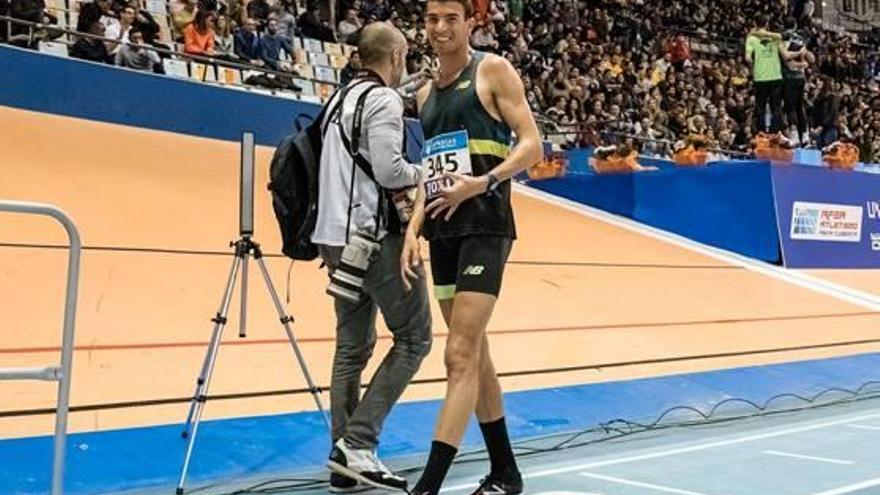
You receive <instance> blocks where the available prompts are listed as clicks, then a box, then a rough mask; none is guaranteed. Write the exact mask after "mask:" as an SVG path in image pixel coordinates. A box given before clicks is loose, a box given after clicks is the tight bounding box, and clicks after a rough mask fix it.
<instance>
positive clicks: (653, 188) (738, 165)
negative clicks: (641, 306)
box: [529, 150, 780, 263]
mask: <svg viewBox="0 0 880 495" xmlns="http://www.w3.org/2000/svg"><path fill="white" fill-rule="evenodd" d="M577 153H578V154H579V155H580V156H578V159H580V157H582V156H583V154H584V153H583V151H582V150H578V151H577ZM639 161H640V163H642V164H643V165H655V166H659V167H660V169H659V170H657V171H651V172H639V173H636V174H609V175H595V174H581V175H571V176H568V177H566V178H564V179H551V180H546V181H533V182H530V183H529V185H530V186H532V187H536V188H538V189H541V190H544V191H547V192H550V193H553V194H556V195H559V196H562V197H565V198H568V199H571V200H574V201H577V202H580V203H583V204H586V205H589V206H593V207H596V208H599V209H602V210H605V211H609V212H611V213H615V214H618V215H622V216H625V217H628V218H632V219H634V220H638V221H640V222H642V223H645V224H648V225H651V226H654V227H657V228H660V229H663V230H668V231H670V232H674V233H676V234H680V235H682V236H685V237H688V238H690V239H694V240H696V241H699V242H703V243H705V244H709V245H712V246H716V247H719V248H722V249H727V250H730V251H734V252H737V253H740V254H743V255H746V256H750V257H753V258H757V259H760V260H764V261H768V262H771V263H776V262H779V261H780V254H779V239H778V235H777V227H776V216H775V213H774V208H773V205H774V202H773V189H772V182H771V180H770V166H769V164H768V163H767V162H761V161H745V162H719V163H715V164H712V165H710V166H708V167H699V168H678V167H675V166H674V165H672V164H671V163H670V162H668V161H660V160H650V159H649V160H641V159H640V160H639Z"/></svg>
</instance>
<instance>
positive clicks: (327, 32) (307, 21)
mask: <svg viewBox="0 0 880 495" xmlns="http://www.w3.org/2000/svg"><path fill="white" fill-rule="evenodd" d="M297 25H298V26H299V30H300V33H301V34H302V35H303V37H305V38H314V39H316V40H321V41H329V42H334V41H336V36H335V35H334V34H333V30H332V29H331V28H330V26H329V25H328V24H327V22H326V21H325V20H324V19H323V18H322V17H321V11H320V10H319V9H311V10H306V11H305V12H304V13H303V14H302V15H301V16H299V21H297Z"/></svg>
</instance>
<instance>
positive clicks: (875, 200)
mask: <svg viewBox="0 0 880 495" xmlns="http://www.w3.org/2000/svg"><path fill="white" fill-rule="evenodd" d="M773 188H774V193H775V197H776V216H777V224H778V225H779V238H780V240H781V242H782V254H783V260H784V262H785V266H788V267H792V268H880V176H877V175H873V174H863V173H858V172H847V171H836V170H828V169H824V168H815V167H807V166H798V165H792V166H789V167H773Z"/></svg>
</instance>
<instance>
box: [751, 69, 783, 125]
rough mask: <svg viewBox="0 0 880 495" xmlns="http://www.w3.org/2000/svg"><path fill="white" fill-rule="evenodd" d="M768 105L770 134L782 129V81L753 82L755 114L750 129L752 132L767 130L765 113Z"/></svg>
mask: <svg viewBox="0 0 880 495" xmlns="http://www.w3.org/2000/svg"><path fill="white" fill-rule="evenodd" d="M768 104H769V105H770V129H769V130H770V132H779V130H780V129H781V128H782V81H781V80H779V81H762V82H755V112H754V116H753V120H754V122H753V125H752V128H753V130H754V132H762V131H766V130H767V125H766V117H765V116H766V113H767V105H768Z"/></svg>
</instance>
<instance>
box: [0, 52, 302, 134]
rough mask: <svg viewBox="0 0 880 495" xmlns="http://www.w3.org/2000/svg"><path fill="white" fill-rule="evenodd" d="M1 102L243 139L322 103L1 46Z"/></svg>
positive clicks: (288, 123)
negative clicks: (248, 132) (245, 133)
mask: <svg viewBox="0 0 880 495" xmlns="http://www.w3.org/2000/svg"><path fill="white" fill-rule="evenodd" d="M0 105H6V106H10V107H16V108H23V109H27V110H35V111H38V112H46V113H53V114H59V115H67V116H70V117H79V118H84V119H91V120H99V121H103V122H112V123H116V124H124V125H131V126H136V127H145V128H148V129H156V130H163V131H171V132H178V133H183V134H190V135H193V136H201V137H208V138H215V139H225V140H234V141H237V140H239V139H240V137H241V133H242V132H243V131H252V132H254V134H255V137H256V140H257V143H259V144H263V145H275V144H277V143H278V141H280V140H281V139H282V138H283V137H284V136H285V135H287V134H289V133H290V132H291V131H292V129H293V122H294V119H295V118H296V117H297V116H299V115H301V114H303V115H306V116H308V117H310V118H314V116H315V115H317V113H318V110H319V108H318V106H317V105H315V104H312V103H306V102H301V101H296V100H290V99H285V98H278V97H273V96H271V95H264V94H260V93H256V92H249V91H237V90H231V89H229V88H223V87H219V86H211V85H207V84H203V83H198V82H195V81H188V80H184V79H174V78H171V77H165V76H158V75H155V74H149V73H143V72H136V71H130V70H124V69H120V68H117V67H111V66H107V65H102V64H96V63H92V62H85V61H81V60H76V59H67V58H59V57H51V56H47V55H44V54H41V53H37V52H32V51H28V50H21V49H17V48H13V47H8V46H0Z"/></svg>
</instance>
